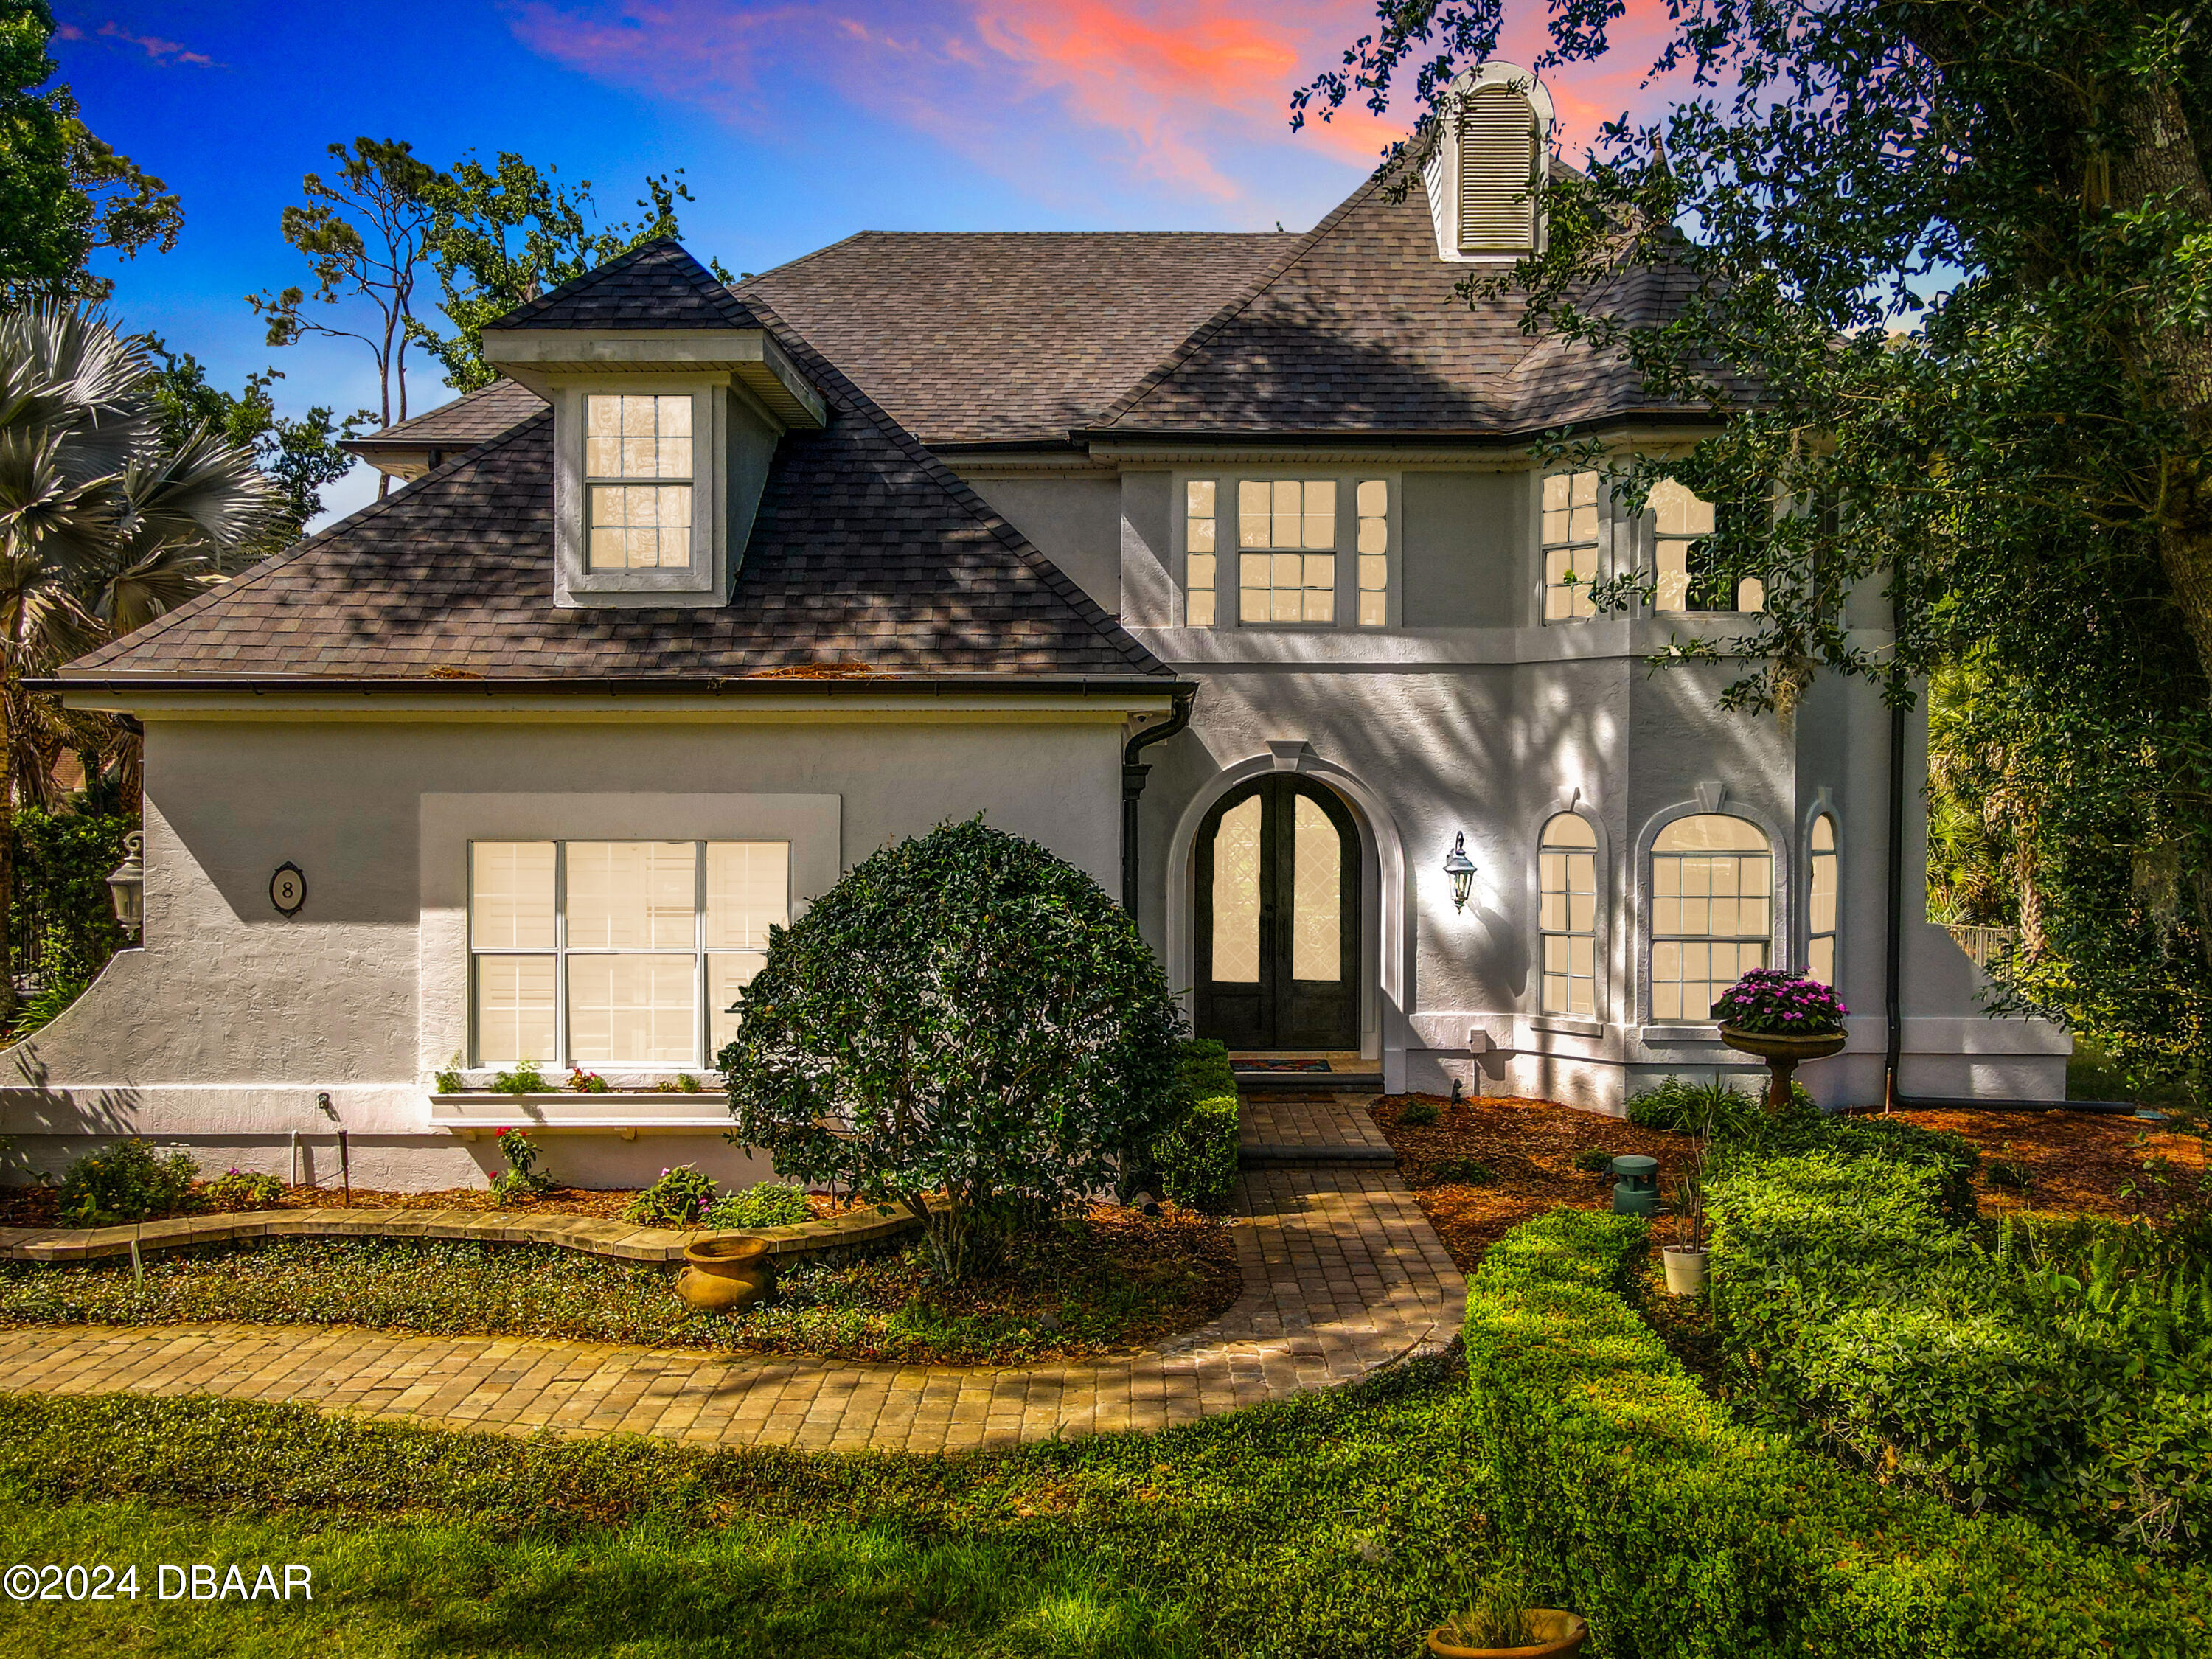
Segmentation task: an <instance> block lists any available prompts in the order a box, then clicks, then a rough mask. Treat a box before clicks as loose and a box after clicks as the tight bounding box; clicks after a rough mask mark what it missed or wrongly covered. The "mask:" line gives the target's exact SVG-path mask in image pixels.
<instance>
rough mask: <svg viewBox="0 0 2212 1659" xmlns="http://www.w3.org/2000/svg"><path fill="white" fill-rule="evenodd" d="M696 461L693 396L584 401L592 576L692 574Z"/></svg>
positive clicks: (624, 395)
mask: <svg viewBox="0 0 2212 1659" xmlns="http://www.w3.org/2000/svg"><path fill="white" fill-rule="evenodd" d="M691 459H692V457H691V399H690V398H689V397H688V396H677V397H667V396H656V395H639V394H635V393H629V392H588V393H586V395H585V398H584V489H585V497H586V501H587V503H588V507H587V511H588V514H589V520H588V526H587V530H588V534H587V536H586V543H585V549H586V554H585V556H586V568H588V569H591V570H594V571H599V570H679V569H686V568H689V567H690V563H691V485H692V472H691Z"/></svg>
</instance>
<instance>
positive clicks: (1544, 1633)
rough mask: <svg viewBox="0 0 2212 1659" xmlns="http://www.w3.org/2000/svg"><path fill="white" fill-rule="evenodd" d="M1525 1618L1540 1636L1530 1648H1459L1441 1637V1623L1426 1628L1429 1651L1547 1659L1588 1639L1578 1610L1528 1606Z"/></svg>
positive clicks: (1460, 1657) (1454, 1656) (1454, 1657)
mask: <svg viewBox="0 0 2212 1659" xmlns="http://www.w3.org/2000/svg"><path fill="white" fill-rule="evenodd" d="M1528 1622H1529V1623H1530V1624H1531V1625H1533V1626H1535V1630H1536V1633H1537V1634H1538V1635H1539V1636H1541V1637H1542V1638H1544V1639H1543V1640H1542V1641H1541V1642H1540V1643H1538V1644H1536V1645H1535V1646H1534V1647H1533V1648H1462V1647H1455V1646H1454V1645H1453V1644H1451V1643H1449V1642H1447V1641H1445V1640H1444V1639H1443V1626H1437V1628H1436V1629H1435V1630H1432V1631H1431V1632H1429V1651H1430V1652H1431V1653H1433V1654H1435V1655H1436V1656H1437V1659H1508V1656H1510V1659H1549V1656H1552V1655H1553V1654H1562V1653H1575V1652H1577V1651H1579V1650H1581V1648H1582V1644H1583V1643H1585V1642H1587V1641H1589V1626H1588V1625H1586V1624H1584V1623H1583V1617H1582V1615H1581V1614H1580V1613H1562V1612H1560V1611H1559V1609H1558V1608H1557V1607H1531V1608H1529V1609H1528Z"/></svg>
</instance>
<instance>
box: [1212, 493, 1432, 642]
mask: <svg viewBox="0 0 2212 1659" xmlns="http://www.w3.org/2000/svg"><path fill="white" fill-rule="evenodd" d="M1182 507H1183V513H1182V532H1183V596H1184V609H1183V617H1184V621H1185V622H1186V623H1188V625H1189V626H1190V627H1193V628H1215V627H1220V626H1223V625H1225V624H1226V623H1230V622H1231V621H1232V620H1233V621H1234V623H1236V624H1237V626H1239V627H1243V628H1280V627H1293V626H1295V627H1303V628H1312V627H1335V626H1340V625H1341V624H1343V623H1352V624H1354V625H1356V626H1358V627H1361V628H1387V627H1389V625H1390V623H1392V621H1393V620H1394V618H1393V615H1392V611H1391V603H1392V601H1391V591H1392V586H1393V571H1394V567H1395V562H1396V561H1395V550H1394V548H1393V547H1392V544H1391V530H1390V483H1389V480H1388V479H1387V478H1359V477H1350V478H1191V479H1187V480H1185V482H1184V483H1183V498H1182ZM1232 515H1233V518H1232ZM1224 520H1230V522H1227V523H1225V522H1224ZM1232 534H1233V535H1234V537H1235V538H1236V539H1235V549H1236V552H1235V559H1234V569H1235V573H1236V585H1237V593H1236V610H1235V612H1234V614H1233V617H1231V616H1230V615H1228V614H1225V612H1224V611H1223V608H1222V603H1221V601H1222V592H1221V589H1222V585H1223V581H1224V578H1225V574H1226V573H1225V568H1224V563H1223V553H1224V552H1225V543H1226V542H1227V539H1228V538H1229V537H1230V536H1231V535H1232Z"/></svg>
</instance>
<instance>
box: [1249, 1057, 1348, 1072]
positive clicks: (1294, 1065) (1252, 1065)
mask: <svg viewBox="0 0 2212 1659" xmlns="http://www.w3.org/2000/svg"><path fill="white" fill-rule="evenodd" d="M1229 1069H1230V1070H1231V1071H1232V1072H1326V1071H1327V1070H1328V1061H1327V1060H1231V1061H1230V1062H1229Z"/></svg>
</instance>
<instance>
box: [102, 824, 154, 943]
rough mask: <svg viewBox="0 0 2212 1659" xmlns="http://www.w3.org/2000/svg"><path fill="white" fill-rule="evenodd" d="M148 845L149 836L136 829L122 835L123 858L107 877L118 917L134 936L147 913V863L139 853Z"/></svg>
mask: <svg viewBox="0 0 2212 1659" xmlns="http://www.w3.org/2000/svg"><path fill="white" fill-rule="evenodd" d="M145 846H146V837H145V836H144V835H143V834H142V833H141V832H140V831H138V830H136V829H133V830H131V832H130V833H129V834H128V835H126V836H124V837H123V862H122V863H121V864H120V865H118V866H117V867H116V871H115V873H114V874H113V875H112V876H110V877H109V878H107V896H108V897H109V898H110V899H112V901H113V902H114V904H115V919H116V921H119V922H121V923H122V924H123V931H124V932H125V933H128V934H129V935H130V936H131V938H132V939H136V938H137V937H138V924H139V923H140V921H143V919H144V917H145V914H146V864H145V860H143V858H141V857H140V856H139V855H140V854H141V853H142V852H143V850H144V848H145Z"/></svg>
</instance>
